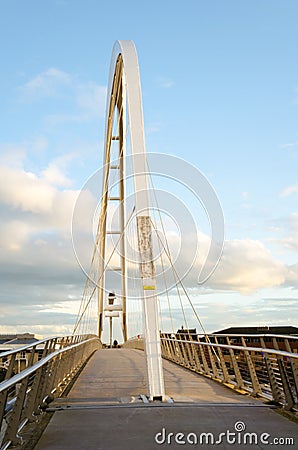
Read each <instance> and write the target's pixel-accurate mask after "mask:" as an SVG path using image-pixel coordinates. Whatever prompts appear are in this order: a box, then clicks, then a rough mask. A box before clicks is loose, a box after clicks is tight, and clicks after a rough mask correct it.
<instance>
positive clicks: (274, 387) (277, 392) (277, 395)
mask: <svg viewBox="0 0 298 450" xmlns="http://www.w3.org/2000/svg"><path fill="white" fill-rule="evenodd" d="M260 342H261V345H262V347H263V348H266V345H265V342H264V339H263V338H262V337H261V338H260ZM263 358H264V359H265V364H266V368H267V373H268V377H269V383H270V386H271V393H272V397H273V400H274V402H275V403H283V395H282V391H281V389H280V387H279V385H278V382H277V380H276V376H275V373H274V370H273V367H272V363H271V361H270V359H269V358H268V355H267V353H265V352H263Z"/></svg>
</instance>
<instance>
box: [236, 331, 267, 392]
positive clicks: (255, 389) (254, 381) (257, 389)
mask: <svg viewBox="0 0 298 450" xmlns="http://www.w3.org/2000/svg"><path fill="white" fill-rule="evenodd" d="M241 342H242V346H243V347H246V346H247V345H246V342H245V339H244V337H243V336H241ZM244 354H245V358H246V362H247V367H248V370H249V375H250V379H251V383H252V388H253V393H252V395H255V396H257V395H260V394H261V393H262V389H261V386H260V384H259V380H258V376H257V373H256V370H255V366H254V363H253V362H252V358H251V356H250V353H249V351H248V350H245V351H244Z"/></svg>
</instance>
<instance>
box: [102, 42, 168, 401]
mask: <svg viewBox="0 0 298 450" xmlns="http://www.w3.org/2000/svg"><path fill="white" fill-rule="evenodd" d="M126 108H127V109H126ZM115 115H117V118H118V128H117V130H118V132H117V136H113V124H114V119H115ZM126 116H127V117H128V122H129V131H130V145H131V152H132V161H133V174H134V191H135V215H136V220H137V230H138V247H139V255H140V277H141V281H142V292H143V299H142V300H143V302H142V303H143V324H144V341H145V353H146V362H147V375H148V388H149V397H150V399H151V400H154V399H164V398H165V391H164V379H163V371H162V358H161V347H160V333H159V328H158V314H157V296H156V280H155V267H154V262H153V252H152V241H151V220H150V212H149V206H150V205H149V196H148V175H147V165H146V147H145V136H144V120H143V109H142V97H141V84H140V74H139V65H138V58H137V53H136V49H135V46H134V43H133V42H132V41H116V43H115V45H114V48H113V53H112V58H111V64H110V75H109V83H108V92H107V109H106V129H105V156H104V167H105V169H104V177H103V197H102V210H101V218H102V221H101V224H100V230H99V231H100V236H99V251H100V267H99V270H100V274H103V277H102V279H101V283H100V286H99V287H98V334H99V337H101V334H102V329H103V314H104V305H103V303H104V302H103V299H104V292H105V289H104V268H105V247H106V234H107V223H106V210H107V205H108V202H109V201H110V200H115V198H113V199H111V198H109V197H108V185H109V177H110V172H111V170H114V169H115V167H112V166H111V144H112V141H113V140H114V141H115V140H116V141H118V151H119V154H118V157H119V164H118V165H117V170H119V180H120V183H119V184H120V188H119V197H118V198H117V200H118V201H119V210H120V230H119V236H120V237H119V239H120V241H121V243H120V245H121V268H119V269H120V270H121V274H122V330H123V336H124V340H126V339H127V324H126V275H127V273H126V262H125V233H124V227H125V209H124V199H125V183H124V179H125V164H124V157H125V153H126V146H125V142H126V129H127V128H126Z"/></svg>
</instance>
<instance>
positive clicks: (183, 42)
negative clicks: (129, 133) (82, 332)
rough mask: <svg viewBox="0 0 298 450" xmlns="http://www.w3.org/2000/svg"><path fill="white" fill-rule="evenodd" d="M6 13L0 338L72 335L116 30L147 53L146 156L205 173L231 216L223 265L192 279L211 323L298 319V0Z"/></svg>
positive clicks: (103, 5) (26, 7) (90, 3)
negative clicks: (80, 205)
mask: <svg viewBox="0 0 298 450" xmlns="http://www.w3.org/2000/svg"><path fill="white" fill-rule="evenodd" d="M0 7H1V15H0V21H1V26H0V37H1V39H0V47H1V56H2V63H1V72H0V92H1V108H0V115H1V117H0V123H1V134H0V215H1V221H0V248H1V253H0V280H1V291H0V294H1V296H0V333H6V332H15V331H19V332H25V331H30V332H33V333H36V334H39V335H43V336H45V335H52V334H65V333H69V332H71V330H72V328H73V324H74V321H75V317H76V314H77V308H78V304H79V301H80V298H81V296H82V292H83V289H84V284H85V274H84V273H83V271H82V270H81V268H80V266H79V264H78V262H77V260H76V258H75V255H74V251H73V248H72V241H71V220H72V212H73V208H74V205H75V202H76V199H77V198H78V195H79V193H80V190H81V188H82V186H83V185H84V183H85V182H86V180H87V179H88V178H89V177H90V176H91V175H92V174H93V173H94V172H95V171H96V170H97V169H98V168H99V167H101V165H102V160H103V141H104V118H105V103H106V90H107V82H108V73H109V64H110V58H111V52H112V48H113V45H114V42H115V41H116V40H118V39H131V40H133V41H134V43H135V45H136V48H137V52H138V58H139V66H140V74H141V84H142V96H143V110H144V121H145V135H146V147H147V151H148V152H154V153H165V154H167V155H170V156H173V157H179V158H183V159H184V160H185V161H187V162H188V163H190V164H191V165H193V166H195V167H196V168H197V169H198V170H199V171H200V172H201V173H202V174H204V176H205V177H206V178H207V179H208V181H209V183H210V184H211V185H212V186H213V188H214V190H215V191H216V193H217V196H218V198H219V201H220V204H221V207H222V210H223V214H224V218H225V245H224V250H223V255H222V258H221V260H220V262H219V264H218V266H217V269H216V270H215V272H214V274H213V275H212V276H211V277H210V278H209V279H208V280H207V282H206V283H205V284H204V285H203V286H198V285H197V283H196V282H195V281H194V280H195V277H196V276H197V274H196V273H194V274H192V277H193V278H191V277H190V278H189V279H188V281H189V286H188V287H189V288H190V290H191V292H192V296H193V299H194V301H195V304H196V305H197V308H198V311H199V314H200V317H201V318H202V321H203V323H204V326H205V328H206V330H207V331H210V332H212V331H215V330H218V329H221V328H225V327H228V326H235V325H239V324H240V323H241V324H243V325H248V326H249V325H250V326H267V325H297V312H298V255H297V250H298V208H297V199H298V179H297V173H298V170H297V169H298V122H297V118H298V58H297V51H298V31H297V14H298V4H297V2H296V1H294V0H293V1H292V0H287V1H286V2H284V1H276V0H270V1H269V0H262V1H256V0H249V1H242V2H239V1H236V0H234V1H233V0H221V1H220V0H217V1H216V0H209V1H207V0H204V1H203V0H197V1H194V0H193V1H191V0H185V1H184V2H181V1H177V0H171V1H168V0H164V1H157V0H151V1H150V2H146V3H144V2H143V3H142V2H137V1H133V0H127V1H126V2H123V1H118V0H114V1H113V2H101V1H95V0H84V1H81V0H72V1H70V0H51V1H49V0H44V1H43V2H40V1H37V0H36V1H34V0H27V1H26V2H20V1H16V0H10V1H4V0H1V1H0ZM192 214H193V216H195V215H196V212H195V208H194V209H193V211H192ZM198 214H199V213H198ZM186 283H187V280H186ZM177 315H178V311H177ZM179 320H180V317H179V316H177V324H178V323H179Z"/></svg>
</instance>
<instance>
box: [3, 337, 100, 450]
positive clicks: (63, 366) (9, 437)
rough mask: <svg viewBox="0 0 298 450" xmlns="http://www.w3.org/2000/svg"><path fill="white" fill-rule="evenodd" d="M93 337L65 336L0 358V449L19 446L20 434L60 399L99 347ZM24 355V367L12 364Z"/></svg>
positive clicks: (32, 345)
mask: <svg viewBox="0 0 298 450" xmlns="http://www.w3.org/2000/svg"><path fill="white" fill-rule="evenodd" d="M100 345H101V344H100V341H99V339H98V338H97V337H95V336H91V335H85V336H66V337H62V338H61V337H55V338H50V339H44V340H42V341H37V342H35V343H34V344H31V345H28V346H24V347H21V348H18V349H16V350H13V351H8V352H4V353H1V354H0V365H1V367H2V375H3V369H4V372H5V379H4V380H3V381H2V382H1V383H0V430H1V432H0V445H1V447H0V449H1V450H5V449H7V448H8V447H9V446H11V445H20V444H21V442H22V437H21V435H20V433H21V430H22V429H23V427H24V426H25V425H26V424H27V423H28V422H31V423H32V422H34V421H37V419H38V418H39V417H40V414H41V413H42V412H43V410H44V409H45V407H46V406H47V404H48V403H50V402H51V401H52V400H54V398H57V397H60V396H61V395H62V394H63V392H64V391H65V389H66V388H67V387H68V386H69V384H70V383H71V381H72V380H73V378H74V376H75V375H76V374H77V373H78V371H79V370H80V369H81V367H82V366H83V365H84V363H85V362H86V361H87V359H88V358H89V357H90V356H91V355H92V354H93V353H94V352H95V351H96V350H97V349H98V348H99V347H100ZM21 354H23V355H24V354H26V355H27V356H28V358H26V361H27V363H26V367H23V368H22V370H21V371H20V372H19V373H15V372H16V368H17V366H16V362H17V360H18V357H19V356H20V355H21Z"/></svg>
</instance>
